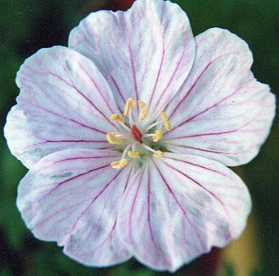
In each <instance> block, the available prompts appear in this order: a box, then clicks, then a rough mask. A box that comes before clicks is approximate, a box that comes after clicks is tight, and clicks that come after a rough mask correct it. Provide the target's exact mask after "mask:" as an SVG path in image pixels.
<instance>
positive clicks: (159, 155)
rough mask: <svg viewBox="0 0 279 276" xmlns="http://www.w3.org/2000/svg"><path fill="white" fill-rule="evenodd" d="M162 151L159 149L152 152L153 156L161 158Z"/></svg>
mask: <svg viewBox="0 0 279 276" xmlns="http://www.w3.org/2000/svg"><path fill="white" fill-rule="evenodd" d="M163 154H164V153H163V152H162V151H160V150H157V151H156V152H155V153H154V154H153V157H155V158H161V157H162V156H163Z"/></svg>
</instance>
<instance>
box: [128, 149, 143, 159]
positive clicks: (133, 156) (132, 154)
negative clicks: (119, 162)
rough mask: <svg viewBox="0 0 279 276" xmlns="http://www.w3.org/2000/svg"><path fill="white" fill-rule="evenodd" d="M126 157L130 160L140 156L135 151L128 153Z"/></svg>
mask: <svg viewBox="0 0 279 276" xmlns="http://www.w3.org/2000/svg"><path fill="white" fill-rule="evenodd" d="M128 156H129V157H130V158H139V156H140V154H139V152H137V151H130V150H129V151H128Z"/></svg>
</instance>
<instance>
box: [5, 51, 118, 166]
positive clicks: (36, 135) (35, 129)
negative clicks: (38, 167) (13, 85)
mask: <svg viewBox="0 0 279 276" xmlns="http://www.w3.org/2000/svg"><path fill="white" fill-rule="evenodd" d="M16 81H17V85H18V87H19V88H20V89H21V91H20V95H19V96H18V98H17V105H16V106H14V107H13V108H12V110H11V111H10V113H9V115H8V118H7V124H6V126H5V136H6V138H7V140H8V145H9V148H10V149H11V151H12V153H13V154H14V155H15V156H16V157H17V158H18V159H19V160H21V161H22V162H23V163H24V164H25V165H26V166H27V167H31V166H32V165H34V164H35V163H36V162H37V161H38V160H39V159H40V158H42V157H44V156H46V155H48V154H50V153H52V152H55V151H59V150H63V149H68V148H76V147H78V148H103V147H106V146H107V145H108V143H107V141H106V137H105V136H106V133H107V132H110V131H115V128H114V126H113V124H112V123H111V122H110V120H109V117H110V115H111V114H113V113H117V111H118V112H119V110H118V108H117V106H116V103H115V101H114V98H113V95H112V93H111V91H110V88H109V86H108V84H107V82H106V80H105V79H104V77H103V76H102V74H101V73H100V72H99V71H98V69H97V68H96V66H95V65H94V64H93V62H92V61H90V60H89V59H87V58H86V57H84V56H82V55H81V54H79V53H78V52H75V51H73V50H71V49H68V48H65V47H59V46H57V47H53V48H49V49H42V50H40V51H38V52H37V53H36V54H34V55H33V56H32V57H30V58H28V59H27V60H26V61H25V63H24V64H23V65H22V66H21V68H20V70H19V72H18V75H17V79H16Z"/></svg>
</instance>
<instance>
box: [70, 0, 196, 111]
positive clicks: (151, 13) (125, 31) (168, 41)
mask: <svg viewBox="0 0 279 276" xmlns="http://www.w3.org/2000/svg"><path fill="white" fill-rule="evenodd" d="M69 46H70V47H71V48H73V49H75V50H76V51H79V52H80V53H82V54H83V55H85V56H87V57H89V58H90V59H91V60H93V61H94V62H95V64H96V65H97V66H98V68H99V69H100V71H102V73H103V74H104V76H105V77H106V78H107V79H109V80H110V85H111V88H112V90H113V91H114V93H115V95H117V102H118V105H119V106H120V107H123V106H124V103H125V101H126V99H128V98H131V97H133V98H135V99H137V100H142V101H144V102H146V103H147V104H148V105H149V111H150V112H149V113H150V115H151V113H152V112H153V113H154V114H155V115H154V114H153V115H152V116H156V115H158V114H159V112H161V111H162V110H163V109H164V108H165V106H166V103H167V102H169V100H170V99H171V98H173V96H174V95H175V93H176V92H177V91H178V89H179V88H180V86H181V85H182V83H183V82H184V80H185V79H186V77H187V76H188V73H189V71H190V69H191V67H192V64H193V60H194V57H195V41H194V38H193V34H192V31H191V27H190V24H189V20H188V18H187V16H186V14H185V13H184V12H183V11H182V10H181V8H180V7H179V6H178V5H176V4H173V3H171V2H169V1H161V0H160V1H158V0H138V1H136V2H135V3H134V5H133V6H132V8H131V9H130V10H129V11H127V12H122V11H118V12H116V13H114V12H111V11H100V12H97V13H92V14H90V15H89V16H88V17H87V18H85V19H84V20H83V21H81V23H80V25H79V26H78V27H76V28H75V29H74V30H73V31H72V32H71V34H70V39H69Z"/></svg>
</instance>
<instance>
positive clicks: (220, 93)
mask: <svg viewBox="0 0 279 276" xmlns="http://www.w3.org/2000/svg"><path fill="white" fill-rule="evenodd" d="M196 42H197V57H196V60H195V64H194V66H193V69H192V71H191V74H190V75H189V78H188V79H187V81H186V82H185V84H184V85H183V87H182V88H181V90H180V92H179V94H178V95H177V97H175V98H174V99H173V101H172V102H171V103H170V105H169V106H168V108H167V111H166V112H167V113H168V114H169V120H170V121H171V124H172V127H173V131H172V132H169V133H168V134H167V135H165V137H164V138H165V139H166V146H167V147H168V149H169V150H171V151H174V152H179V153H190V154H196V155H202V156H205V157H208V158H210V159H214V160H217V161H220V162H222V163H223V164H225V165H228V166H238V165H241V164H244V163H247V162H249V161H250V160H251V159H252V158H254V157H255V156H256V155H257V153H258V151H259V148H260V146H261V145H262V143H263V142H264V140H265V139H266V137H267V135H268V133H269V130H270V126H271V123H272V120H273V117H274V114H275V97H274V95H273V94H271V93H270V92H269V87H268V86H267V85H264V84H262V83H259V82H257V81H256V79H255V78H254V77H253V75H252V73H251V71H250V67H251V64H252V56H251V52H250V50H249V48H248V46H247V44H246V43H245V42H244V41H243V40H241V39H240V38H239V37H237V36H236V35H234V34H231V33H230V32H228V31H226V30H221V29H217V28H214V29H211V30H208V31H206V32H204V33H203V34H201V35H199V36H198V37H197V38H196Z"/></svg>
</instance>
